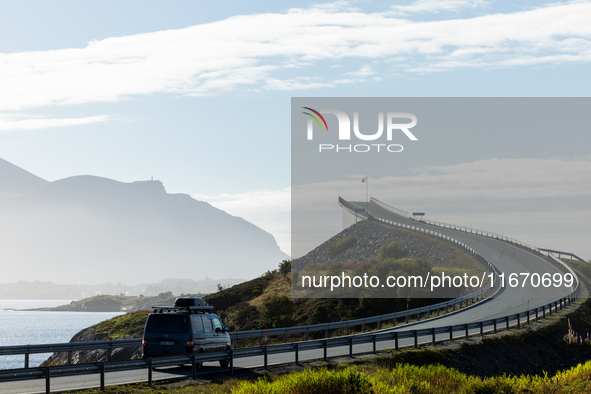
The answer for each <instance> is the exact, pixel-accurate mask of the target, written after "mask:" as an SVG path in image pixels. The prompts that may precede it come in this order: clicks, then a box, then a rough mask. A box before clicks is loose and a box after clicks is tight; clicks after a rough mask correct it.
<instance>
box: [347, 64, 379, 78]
mask: <svg viewBox="0 0 591 394" xmlns="http://www.w3.org/2000/svg"><path fill="white" fill-rule="evenodd" d="M375 73H376V72H375V71H374V69H373V68H372V67H371V66H370V65H369V64H364V65H363V66H361V68H360V69H359V70H357V71H351V72H348V73H345V74H343V75H351V76H354V77H367V76H370V75H374V74H375Z"/></svg>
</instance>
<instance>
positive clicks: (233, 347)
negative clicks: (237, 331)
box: [233, 338, 236, 349]
mask: <svg viewBox="0 0 591 394" xmlns="http://www.w3.org/2000/svg"><path fill="white" fill-rule="evenodd" d="M233 342H234V346H233V348H234V349H236V338H234V341H233Z"/></svg>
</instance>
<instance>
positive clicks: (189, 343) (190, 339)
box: [187, 338, 193, 347]
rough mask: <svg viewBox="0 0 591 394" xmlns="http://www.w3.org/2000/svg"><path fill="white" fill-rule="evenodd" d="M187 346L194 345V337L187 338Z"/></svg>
mask: <svg viewBox="0 0 591 394" xmlns="http://www.w3.org/2000/svg"><path fill="white" fill-rule="evenodd" d="M187 347H193V338H189V339H187Z"/></svg>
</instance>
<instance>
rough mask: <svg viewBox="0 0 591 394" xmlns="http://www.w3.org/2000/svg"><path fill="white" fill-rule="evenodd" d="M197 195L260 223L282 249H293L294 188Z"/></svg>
mask: <svg viewBox="0 0 591 394" xmlns="http://www.w3.org/2000/svg"><path fill="white" fill-rule="evenodd" d="M193 197H194V198H196V199H198V200H202V201H207V202H208V203H210V204H211V205H213V206H214V207H216V208H219V209H221V210H223V211H225V212H227V213H229V214H231V215H234V216H239V217H241V218H243V219H245V220H248V221H249V222H251V223H253V224H255V225H257V226H258V227H260V228H262V229H263V230H265V231H267V232H269V233H270V234H272V235H273V236H274V237H275V239H276V240H277V243H278V244H279V247H280V248H281V250H282V251H284V252H285V253H287V254H290V253H291V188H285V189H281V190H260V191H254V192H245V193H238V194H219V195H215V196H211V195H194V196H193Z"/></svg>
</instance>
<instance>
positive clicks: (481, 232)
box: [369, 197, 539, 252]
mask: <svg viewBox="0 0 591 394" xmlns="http://www.w3.org/2000/svg"><path fill="white" fill-rule="evenodd" d="M369 201H370V202H372V203H373V204H375V205H377V206H379V207H381V208H383V209H385V210H387V211H390V212H392V213H395V214H397V215H400V216H404V217H406V218H407V219H410V220H414V221H416V222H422V223H427V224H431V225H433V226H438V227H444V228H449V229H453V230H459V231H464V232H467V233H472V234H477V235H483V236H485V237H489V238H495V239H499V240H501V241H505V242H509V243H512V244H516V245H520V246H523V247H526V248H528V249H532V250H536V251H538V252H539V249H538V248H536V247H535V246H533V245H530V244H528V243H525V242H521V241H518V240H516V239H514V238H511V237H507V236H504V235H502V234H497V233H493V232H491V231H484V230H478V229H475V228H471V227H464V226H458V225H455V224H449V223H443V222H436V221H434V220H426V219H416V218H414V217H412V216H411V215H409V214H408V212H405V211H402V210H400V209H398V208H395V207H392V206H390V205H388V204H386V203H383V202H381V201H379V200H378V199H376V198H374V197H371V198H370V200H369ZM400 212H404V213H406V215H401V214H400Z"/></svg>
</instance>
